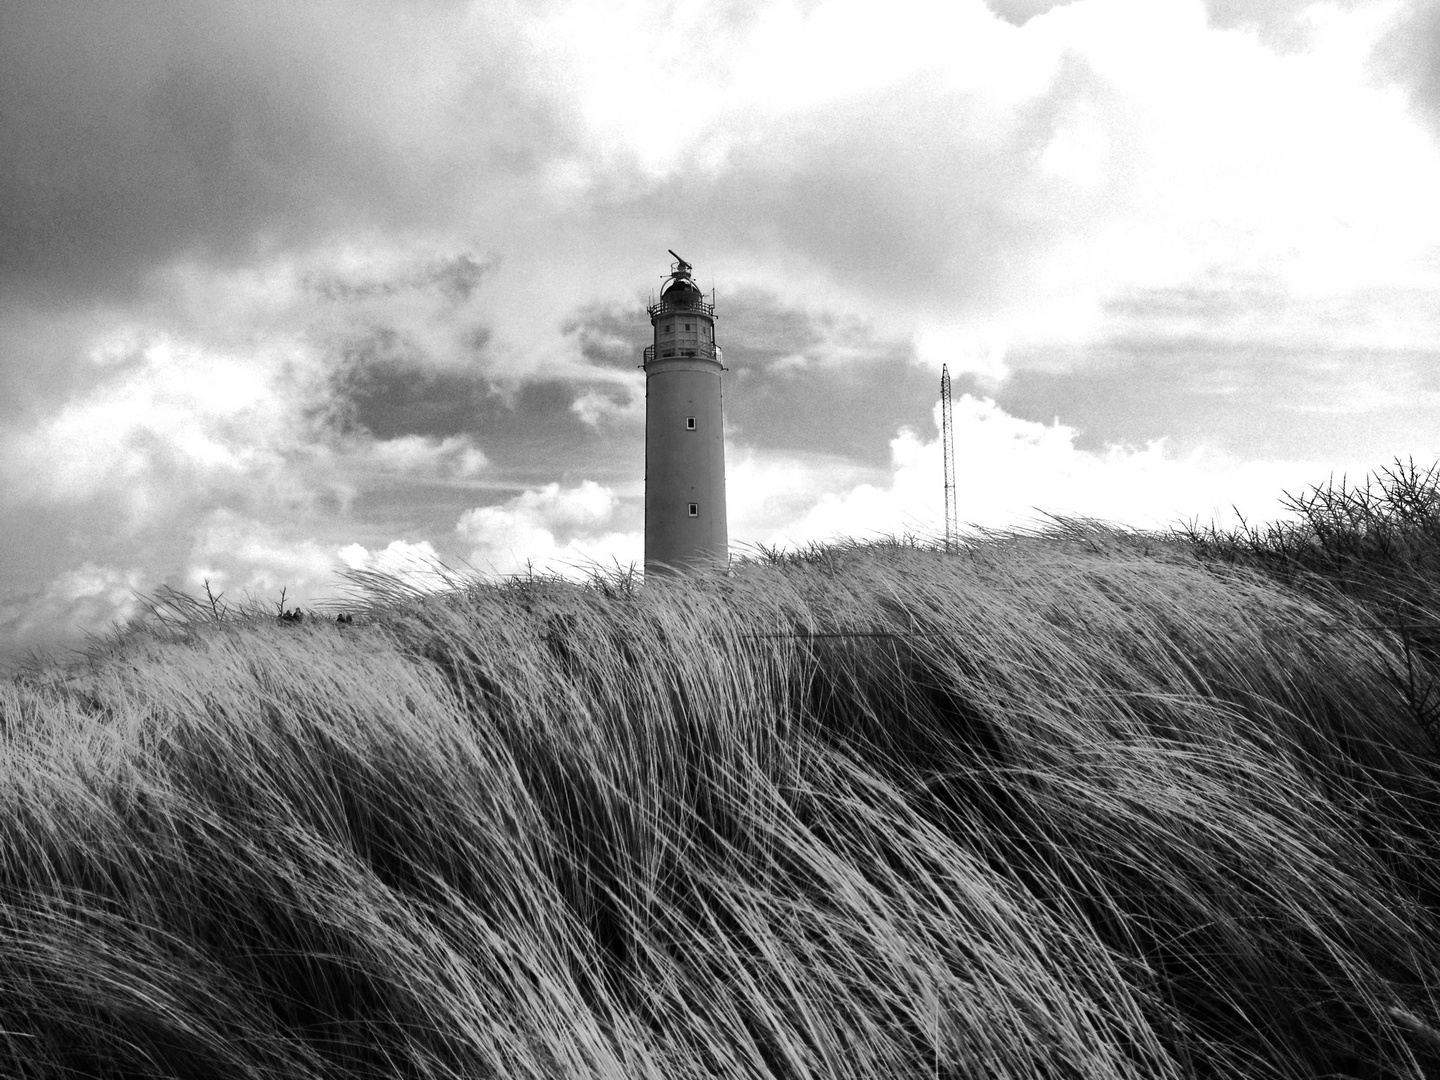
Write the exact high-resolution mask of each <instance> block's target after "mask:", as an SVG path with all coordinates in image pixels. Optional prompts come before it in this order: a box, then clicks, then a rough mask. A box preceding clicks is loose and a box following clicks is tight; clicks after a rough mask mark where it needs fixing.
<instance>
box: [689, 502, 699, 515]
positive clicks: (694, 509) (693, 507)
mask: <svg viewBox="0 0 1440 1080" xmlns="http://www.w3.org/2000/svg"><path fill="white" fill-rule="evenodd" d="M690 516H691V517H699V516H700V504H699V503H691V504H690Z"/></svg>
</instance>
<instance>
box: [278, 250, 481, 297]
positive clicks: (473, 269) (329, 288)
mask: <svg viewBox="0 0 1440 1080" xmlns="http://www.w3.org/2000/svg"><path fill="white" fill-rule="evenodd" d="M494 268H495V260H494V259H477V258H476V257H475V256H474V255H471V254H468V253H467V254H461V255H454V256H451V257H450V258H448V259H433V260H431V261H429V262H426V263H424V264H422V265H421V266H419V267H416V268H414V269H412V270H409V271H407V272H405V273H403V274H401V275H399V276H397V277H391V278H375V277H361V276H358V275H354V274H349V275H345V274H322V275H315V276H312V277H310V278H308V279H307V282H306V283H307V284H308V285H309V286H310V287H311V288H312V289H314V290H315V291H316V292H317V293H319V295H320V296H322V297H324V298H325V299H326V300H341V301H351V302H353V301H357V300H374V299H376V298H379V297H390V296H398V295H400V294H401V293H405V292H424V291H426V290H429V289H435V290H437V291H438V292H439V293H440V294H441V295H442V296H443V297H445V299H446V300H448V301H450V302H451V303H452V304H463V303H464V302H465V301H467V300H469V299H470V297H471V296H472V295H473V294H474V292H475V290H476V289H477V288H479V287H480V282H481V280H482V279H483V278H484V277H485V275H486V274H488V273H490V271H491V270H493V269H494Z"/></svg>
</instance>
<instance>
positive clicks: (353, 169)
mask: <svg viewBox="0 0 1440 1080" xmlns="http://www.w3.org/2000/svg"><path fill="white" fill-rule="evenodd" d="M416 15H419V16H423V17H415V16H416ZM529 52H530V50H529V47H528V45H527V42H526V40H525V37H524V35H523V33H522V30H521V26H520V24H519V23H518V22H517V20H516V19H515V17H514V15H513V13H512V12H511V11H510V10H509V9H508V8H507V6H505V5H485V6H484V7H483V8H471V7H469V6H466V5H461V4H453V3H430V4H425V5H422V6H421V7H420V10H419V11H418V12H416V11H412V10H411V7H410V6H408V5H405V6H402V5H395V4H388V3H376V2H366V3H359V4H338V3H332V2H323V0H322V2H320V3H314V4H306V5H302V6H297V5H294V4H286V3H280V2H277V0H267V2H262V3H258V4H250V5H246V6H245V7H243V8H235V7H231V6H228V5H223V4H192V5H187V6H186V7H185V9H184V10H183V11H177V10H176V9H175V8H174V6H173V5H170V4H166V3H161V2H158V0H125V2H119V3H114V4H107V5H104V6H103V7H102V8H97V9H94V10H89V9H87V10H85V11H83V12H82V11H81V10H80V9H72V8H65V7H53V6H49V5H13V4H11V5H5V7H4V10H3V12H0V98H3V100H5V101H7V102H12V103H23V108H21V107H17V108H13V109H6V110H5V112H4V113H3V116H0V141H3V142H4V144H5V146H6V148H7V154H6V161H7V168H6V170H5V171H4V173H3V174H0V175H3V179H0V226H3V227H0V234H3V235H4V236H6V243H5V244H4V245H3V250H0V288H14V287H17V285H19V284H20V283H21V282H23V283H24V284H25V285H26V287H27V288H32V289H34V288H41V289H43V291H45V292H48V293H51V294H53V295H55V296H56V297H64V296H70V295H75V293H76V291H77V290H79V291H81V292H87V291H95V290H99V291H103V292H107V293H111V294H132V293H133V291H134V289H135V287H136V286H137V285H138V284H140V283H142V282H143V281H144V278H145V271H146V270H148V269H149V268H152V267H155V266H159V265H162V264H164V263H166V262H168V261H170V260H172V259H174V258H176V257H177V256H180V255H192V254H203V255H204V256H205V257H206V258H207V259H211V260H218V261H222V262H228V261H230V260H232V259H244V258H248V257H250V256H252V255H254V254H255V253H256V252H258V251H261V250H263V249H266V248H269V249H273V248H274V247H275V246H277V245H281V246H293V245H296V244H305V243H308V242H310V241H312V240H314V239H315V238H317V237H322V236H325V235H328V234H331V233H333V232H335V231H337V230H339V231H342V232H345V233H350V234H353V233H355V232H356V231H365V230H372V229H376V228H379V229H396V228H402V229H403V228H407V227H421V228H424V227H429V226H432V225H435V224H439V223H444V222H447V221H448V220H450V219H451V217H452V215H453V214H455V213H456V211H457V210H459V209H460V208H462V207H465V206H475V205H477V204H483V203H484V202H485V201H486V199H487V197H488V196H489V195H496V194H498V193H502V192H504V191H505V190H506V188H507V185H508V184H510V183H512V182H515V181H516V180H520V179H523V178H526V177H533V176H534V175H535V171H536V169H537V168H540V167H542V164H543V162H544V161H545V160H546V158H547V155H548V154H551V153H554V152H558V150H559V148H561V147H563V146H564V145H566V143H567V140H568V136H567V135H566V134H565V125H566V119H565V117H566V113H565V111H564V110H563V109H561V108H555V107H553V106H554V105H556V104H557V103H555V102H552V101H551V100H550V98H549V97H548V95H547V93H546V91H545V88H544V86H543V84H542V83H539V82H535V81H532V80H530V79H529V78H528V76H525V75H524V74H523V73H524V71H525V65H526V57H527V55H528V54H529ZM415 57H423V58H424V60H423V64H416V63H410V62H407V58H415ZM59 72H63V73H64V75H63V77H57V73H59ZM477 178H484V180H483V185H484V186H483V188H482V187H481V186H480V184H479V183H478V182H477ZM42 283H43V284H42Z"/></svg>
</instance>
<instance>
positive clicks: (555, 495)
mask: <svg viewBox="0 0 1440 1080" xmlns="http://www.w3.org/2000/svg"><path fill="white" fill-rule="evenodd" d="M619 508H620V499H619V497H618V496H617V495H616V493H615V492H614V491H613V490H611V489H610V488H607V487H602V486H601V485H599V484H597V483H595V482H594V481H593V480H585V481H583V482H582V483H580V485H579V486H577V487H571V488H562V487H561V486H560V485H559V484H547V485H545V486H544V487H542V488H532V489H530V490H528V491H525V492H522V493H521V494H519V495H516V496H515V497H514V498H512V499H509V500H507V501H506V502H504V503H501V504H500V505H498V506H483V507H477V508H476V509H473V510H467V511H466V512H465V513H464V514H463V515H461V517H460V520H459V522H458V523H457V524H456V526H455V528H456V531H457V532H458V533H459V534H460V536H461V537H462V538H463V539H464V540H465V541H466V542H468V543H470V544H471V545H473V547H472V550H471V552H470V556H469V562H470V563H471V564H472V565H473V566H475V567H476V568H477V569H479V570H482V571H488V572H491V573H496V574H515V573H522V572H524V571H525V570H526V568H527V567H533V568H534V569H535V570H536V571H537V572H547V573H548V572H554V573H565V574H572V575H573V574H579V575H581V576H584V575H585V574H586V573H587V572H588V568H590V567H593V566H599V567H610V566H613V565H614V564H615V563H617V562H618V563H619V564H620V565H621V566H628V565H629V564H631V563H638V562H639V561H640V560H641V557H642V554H643V551H642V548H643V539H642V536H641V534H640V533H639V532H634V531H624V530H621V529H617V528H615V525H616V524H617V522H616V520H615V519H616V517H617V511H618V510H619Z"/></svg>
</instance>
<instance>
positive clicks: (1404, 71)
mask: <svg viewBox="0 0 1440 1080" xmlns="http://www.w3.org/2000/svg"><path fill="white" fill-rule="evenodd" d="M1373 64H1374V68H1375V70H1376V71H1377V72H1378V73H1379V74H1380V75H1381V77H1383V78H1387V79H1390V80H1393V81H1394V82H1396V83H1398V84H1399V85H1401V86H1402V87H1404V88H1405V90H1406V92H1407V94H1408V95H1409V99H1410V102H1411V104H1412V105H1413V107H1414V108H1415V110H1416V111H1417V112H1418V113H1419V114H1420V115H1421V116H1423V117H1424V118H1425V119H1426V121H1427V122H1428V123H1429V124H1430V125H1431V127H1432V129H1434V130H1435V131H1436V132H1440V2H1437V0H1410V2H1409V3H1405V4H1402V5H1400V15H1399V17H1398V18H1396V20H1395V21H1394V23H1393V25H1392V26H1391V27H1390V29H1389V30H1388V32H1387V33H1386V34H1385V35H1384V36H1383V37H1382V38H1381V39H1380V40H1379V41H1378V42H1377V43H1376V45H1375V50H1374V55H1373Z"/></svg>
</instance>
